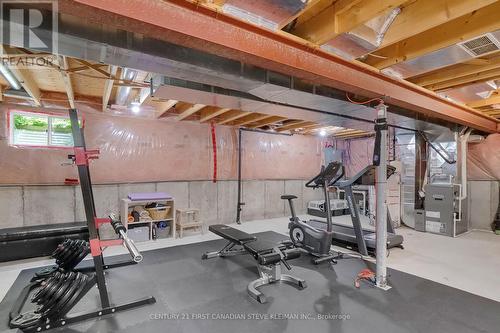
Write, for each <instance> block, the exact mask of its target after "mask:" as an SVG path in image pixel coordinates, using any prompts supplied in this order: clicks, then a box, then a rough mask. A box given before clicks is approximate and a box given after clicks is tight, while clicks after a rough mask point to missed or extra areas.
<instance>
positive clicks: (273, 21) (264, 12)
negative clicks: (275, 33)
mask: <svg viewBox="0 0 500 333" xmlns="http://www.w3.org/2000/svg"><path fill="white" fill-rule="evenodd" d="M306 3H307V0H273V1H268V0H253V1H248V0H227V1H226V2H225V3H224V6H223V7H222V10H223V11H224V13H226V14H229V15H232V16H236V17H238V18H239V19H242V20H245V21H249V22H251V23H253V24H256V25H259V26H262V27H265V28H267V29H270V30H278V29H279V27H280V23H281V22H283V21H285V20H287V19H288V18H289V17H291V16H292V15H294V14H295V13H297V12H298V11H300V10H301V9H302V8H304V6H305V5H306Z"/></svg>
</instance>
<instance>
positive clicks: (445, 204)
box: [424, 183, 467, 237]
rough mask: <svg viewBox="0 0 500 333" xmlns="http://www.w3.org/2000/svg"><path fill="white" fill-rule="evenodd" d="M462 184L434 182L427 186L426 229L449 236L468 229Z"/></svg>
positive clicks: (454, 235)
mask: <svg viewBox="0 0 500 333" xmlns="http://www.w3.org/2000/svg"><path fill="white" fill-rule="evenodd" d="M460 196H461V186H460V185H459V184H452V183H434V184H428V185H426V186H425V216H424V219H425V231H426V232H431V233H435V234H440V235H444V236H449V237H456V236H457V235H459V234H461V233H464V232H466V231H467V222H466V221H464V219H462V216H461V215H462V207H461V204H462V203H461V200H460V199H459V198H460Z"/></svg>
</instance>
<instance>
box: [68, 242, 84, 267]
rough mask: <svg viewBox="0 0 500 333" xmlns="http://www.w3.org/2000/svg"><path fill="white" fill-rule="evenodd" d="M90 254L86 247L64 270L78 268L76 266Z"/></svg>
mask: <svg viewBox="0 0 500 333" xmlns="http://www.w3.org/2000/svg"><path fill="white" fill-rule="evenodd" d="M89 253H90V248H89V247H88V246H86V247H85V248H84V249H83V250H82V251H81V252H80V253H79V254H78V256H77V257H75V258H74V259H73V260H72V261H71V262H69V263H68V265H67V267H65V268H69V269H73V268H75V267H76V266H78V264H79V263H80V262H81V261H82V260H83V259H84V258H85V257H86V256H87V254H89Z"/></svg>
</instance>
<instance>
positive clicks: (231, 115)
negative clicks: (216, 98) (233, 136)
mask: <svg viewBox="0 0 500 333" xmlns="http://www.w3.org/2000/svg"><path fill="white" fill-rule="evenodd" d="M249 114H252V112H248V111H239V110H231V111H229V112H226V113H224V115H223V116H222V117H221V119H219V120H218V121H217V124H219V125H224V124H227V123H230V122H231V121H233V120H236V119H239V118H243V117H245V116H247V115H249Z"/></svg>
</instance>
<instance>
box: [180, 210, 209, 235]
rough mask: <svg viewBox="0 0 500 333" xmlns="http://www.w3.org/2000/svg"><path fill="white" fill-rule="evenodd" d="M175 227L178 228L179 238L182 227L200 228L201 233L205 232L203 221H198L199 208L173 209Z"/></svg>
mask: <svg viewBox="0 0 500 333" xmlns="http://www.w3.org/2000/svg"><path fill="white" fill-rule="evenodd" d="M175 227H176V228H177V229H179V237H180V238H182V232H183V230H184V229H189V228H200V231H201V233H202V234H203V233H205V223H203V222H201V221H200V210H199V209H191V208H188V209H177V210H176V211H175Z"/></svg>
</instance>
